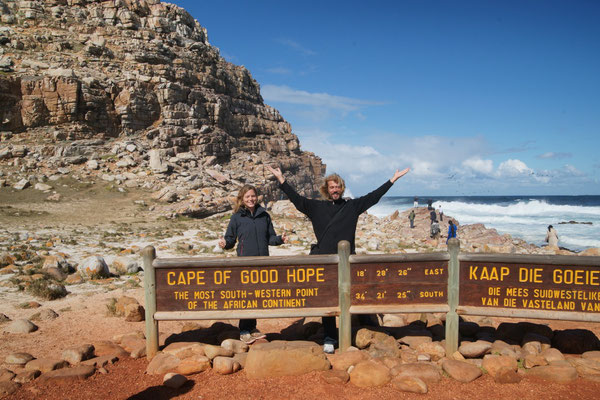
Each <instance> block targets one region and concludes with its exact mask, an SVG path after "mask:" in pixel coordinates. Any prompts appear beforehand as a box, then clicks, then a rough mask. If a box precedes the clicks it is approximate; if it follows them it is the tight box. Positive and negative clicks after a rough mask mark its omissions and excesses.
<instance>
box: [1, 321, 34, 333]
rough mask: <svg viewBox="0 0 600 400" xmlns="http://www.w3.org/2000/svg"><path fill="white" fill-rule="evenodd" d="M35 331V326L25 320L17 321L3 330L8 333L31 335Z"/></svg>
mask: <svg viewBox="0 0 600 400" xmlns="http://www.w3.org/2000/svg"><path fill="white" fill-rule="evenodd" d="M37 330H38V327H37V325H36V324H34V323H33V322H31V321H29V320H27V319H18V320H16V321H13V322H11V323H10V324H8V325H7V326H6V328H4V331H5V332H8V333H31V332H35V331H37Z"/></svg>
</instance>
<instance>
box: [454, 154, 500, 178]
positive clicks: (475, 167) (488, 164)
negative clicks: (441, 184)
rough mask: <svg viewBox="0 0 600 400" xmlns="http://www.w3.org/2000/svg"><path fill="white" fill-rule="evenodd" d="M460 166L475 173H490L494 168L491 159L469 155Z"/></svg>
mask: <svg viewBox="0 0 600 400" xmlns="http://www.w3.org/2000/svg"><path fill="white" fill-rule="evenodd" d="M462 166H463V167H464V168H466V169H468V170H470V171H472V172H474V173H476V174H484V175H490V174H491V173H492V172H493V170H494V163H493V162H492V160H482V159H481V158H479V157H471V158H468V159H466V160H464V161H463V162H462Z"/></svg>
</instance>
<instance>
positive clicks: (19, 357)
mask: <svg viewBox="0 0 600 400" xmlns="http://www.w3.org/2000/svg"><path fill="white" fill-rule="evenodd" d="M34 358H35V357H33V356H32V355H31V354H29V353H21V352H20V353H10V354H9V355H7V356H6V358H5V359H4V362H5V363H6V364H9V365H18V366H24V365H25V364H27V363H28V362H29V361H31V360H33V359H34Z"/></svg>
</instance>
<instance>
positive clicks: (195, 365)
mask: <svg viewBox="0 0 600 400" xmlns="http://www.w3.org/2000/svg"><path fill="white" fill-rule="evenodd" d="M208 369H210V360H209V359H208V357H206V356H203V355H193V356H191V357H188V358H185V359H183V360H181V362H180V363H179V365H178V366H177V372H178V373H180V374H182V375H193V374H197V373H200V372H202V371H206V370H208Z"/></svg>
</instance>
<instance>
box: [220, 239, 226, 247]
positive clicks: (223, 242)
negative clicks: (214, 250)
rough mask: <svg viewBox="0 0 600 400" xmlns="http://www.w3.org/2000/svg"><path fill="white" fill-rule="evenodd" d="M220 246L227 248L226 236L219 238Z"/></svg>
mask: <svg viewBox="0 0 600 400" xmlns="http://www.w3.org/2000/svg"><path fill="white" fill-rule="evenodd" d="M219 247H220V248H222V249H224V248H225V238H221V239H219Z"/></svg>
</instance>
